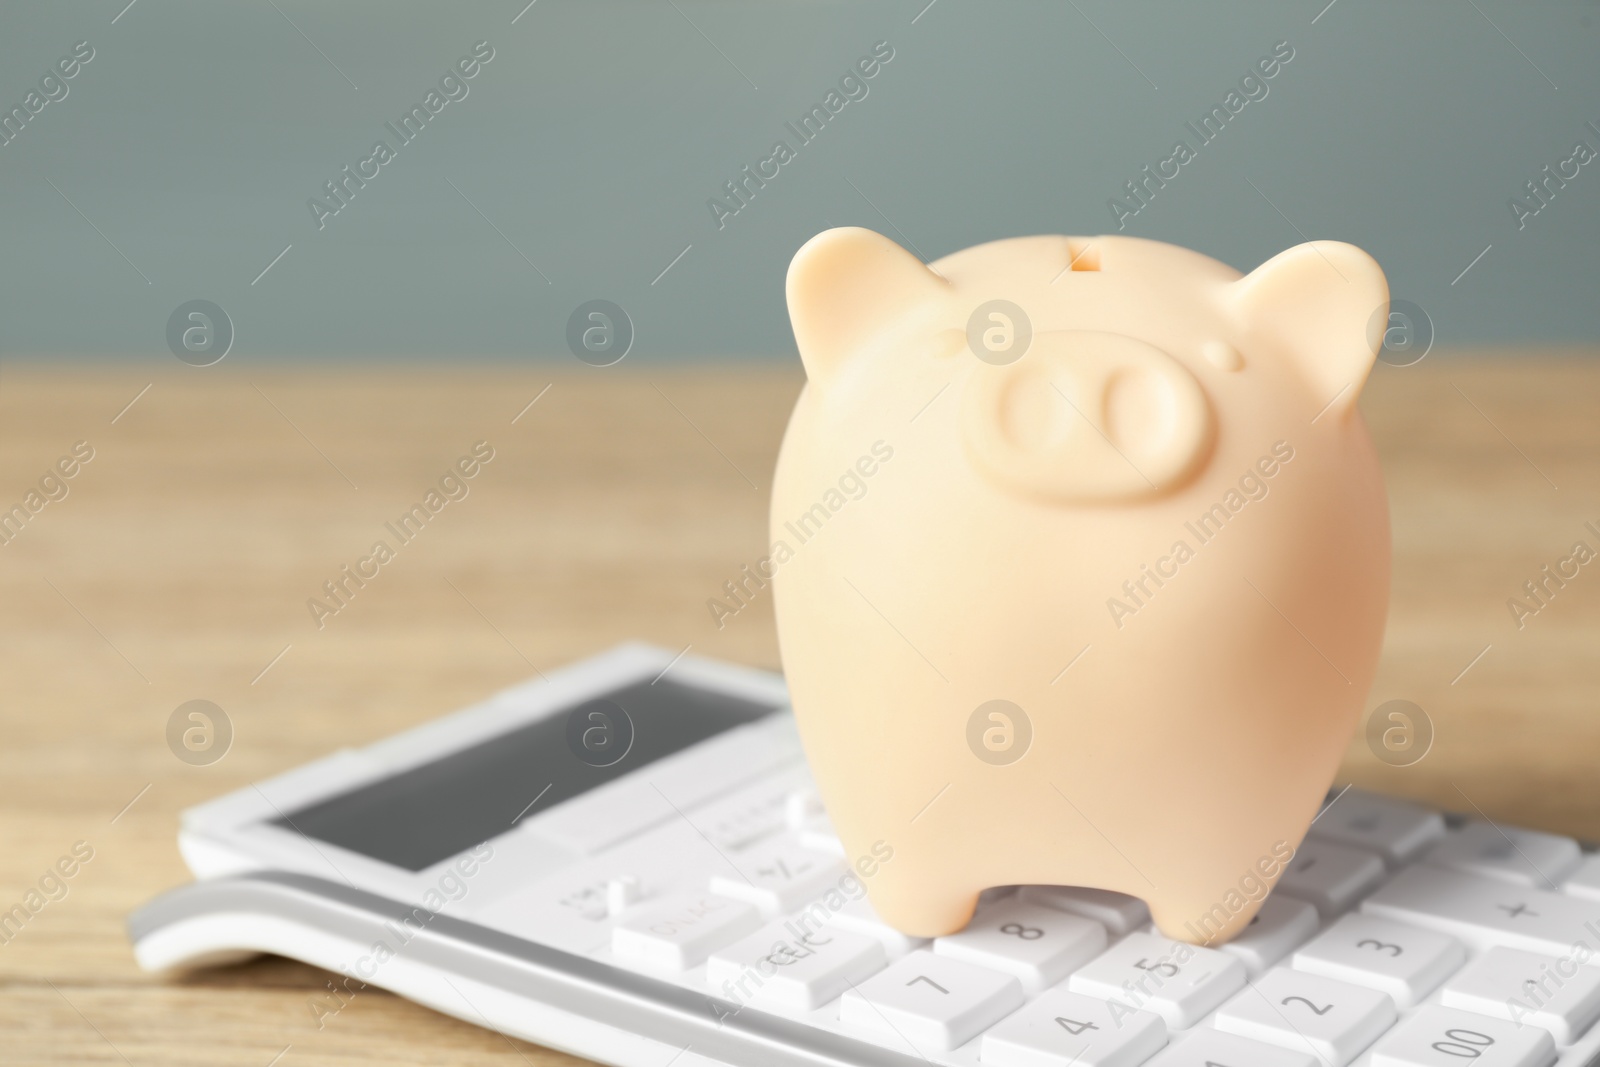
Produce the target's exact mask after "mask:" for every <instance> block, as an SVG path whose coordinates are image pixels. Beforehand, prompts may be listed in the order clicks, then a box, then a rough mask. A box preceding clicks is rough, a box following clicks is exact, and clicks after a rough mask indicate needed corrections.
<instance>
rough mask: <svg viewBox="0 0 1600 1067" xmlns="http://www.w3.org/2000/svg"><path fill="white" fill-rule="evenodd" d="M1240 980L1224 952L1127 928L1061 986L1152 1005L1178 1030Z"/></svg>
mask: <svg viewBox="0 0 1600 1067" xmlns="http://www.w3.org/2000/svg"><path fill="white" fill-rule="evenodd" d="M1244 983H1245V970H1244V964H1242V963H1240V962H1239V961H1238V960H1237V959H1235V958H1234V957H1233V956H1230V955H1228V954H1227V953H1225V952H1219V951H1218V950H1216V949H1211V948H1199V947H1197V946H1195V945H1185V944H1182V943H1180V942H1177V941H1168V940H1167V939H1166V938H1164V937H1158V936H1156V935H1155V934H1145V933H1137V934H1129V935H1128V936H1127V937H1125V938H1123V939H1122V940H1121V941H1119V942H1117V943H1116V944H1115V945H1113V946H1112V947H1111V948H1110V949H1109V950H1107V951H1106V952H1104V953H1102V954H1101V955H1099V956H1098V957H1096V958H1095V959H1093V960H1091V961H1089V962H1088V963H1086V964H1085V965H1084V966H1083V967H1082V968H1081V969H1080V970H1079V971H1078V972H1077V973H1076V974H1074V975H1073V976H1072V977H1071V978H1069V979H1067V988H1069V989H1071V990H1072V991H1073V992H1074V993H1083V994H1085V995H1087V996H1091V997H1099V998H1100V999H1101V1000H1116V1001H1120V1002H1121V1003H1122V1004H1123V1006H1125V1007H1130V1008H1138V1009H1141V1010H1144V1011H1153V1012H1155V1013H1156V1014H1158V1015H1160V1016H1161V1017H1162V1018H1163V1019H1165V1020H1166V1023H1167V1025H1168V1026H1169V1027H1171V1028H1172V1029H1174V1030H1183V1029H1186V1028H1188V1027H1190V1026H1193V1025H1194V1024H1195V1023H1197V1022H1199V1021H1200V1019H1201V1018H1202V1017H1203V1016H1205V1015H1206V1014H1207V1013H1208V1012H1210V1011H1211V1009H1213V1008H1215V1007H1216V1006H1217V1005H1218V1004H1221V1003H1222V1002H1223V1001H1224V1000H1226V999H1228V997H1229V996H1230V995H1232V994H1233V993H1235V992H1236V991H1237V990H1238V989H1239V987H1240V986H1242V985H1244Z"/></svg>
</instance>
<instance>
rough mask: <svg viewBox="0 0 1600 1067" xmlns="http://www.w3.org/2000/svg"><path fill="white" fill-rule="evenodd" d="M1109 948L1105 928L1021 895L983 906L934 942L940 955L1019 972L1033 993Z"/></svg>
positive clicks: (1018, 976)
mask: <svg viewBox="0 0 1600 1067" xmlns="http://www.w3.org/2000/svg"><path fill="white" fill-rule="evenodd" d="M1105 947H1106V930H1105V927H1103V926H1101V925H1100V924H1099V923H1097V922H1091V921H1089V920H1088V919H1084V918H1080V917H1079V916H1077V915H1068V914H1067V913H1066V912H1061V911H1056V910H1055V909H1054V908H1046V907H1043V906H1041V905H1038V904H1030V903H1028V902H1027V901H1025V900H1019V899H1016V898H1012V899H1008V900H1004V901H1002V902H1001V903H999V904H996V905H993V906H992V907H988V908H979V909H978V914H977V915H976V916H974V917H973V919H972V921H971V922H970V923H968V924H967V928H966V929H965V930H962V931H961V932H960V933H958V934H951V935H949V936H948V937H941V938H939V939H937V940H936V941H934V943H933V951H934V952H936V953H938V954H939V955H941V956H949V957H951V958H953V959H958V960H966V961H967V962H968V963H976V964H980V965H982V966H984V967H993V968H994V969H995V970H997V971H1005V972H1006V973H1008V974H1014V975H1016V976H1017V978H1019V979H1020V980H1021V981H1022V988H1023V989H1025V990H1026V991H1027V992H1028V995H1029V996H1032V995H1034V994H1036V993H1040V992H1043V991H1044V989H1045V987H1046V986H1052V985H1054V984H1055V983H1057V982H1059V981H1061V979H1063V978H1065V977H1066V976H1067V975H1069V974H1071V973H1072V972H1073V971H1074V970H1076V969H1077V968H1078V967H1079V966H1080V965H1082V964H1084V963H1087V962H1088V961H1089V960H1091V959H1093V958H1094V957H1096V956H1098V955H1099V954H1100V953H1101V952H1102V951H1103V950H1104V949H1105Z"/></svg>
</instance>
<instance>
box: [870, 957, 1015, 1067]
mask: <svg viewBox="0 0 1600 1067" xmlns="http://www.w3.org/2000/svg"><path fill="white" fill-rule="evenodd" d="M1022 1001H1023V995H1022V985H1021V983H1019V982H1018V981H1017V980H1016V978H1014V977H1012V976H1011V975H1009V974H1002V973H1001V972H999V971H991V970H989V969H988V968H987V967H976V966H974V965H972V964H970V963H963V962H962V961H960V960H953V959H950V958H949V957H946V956H936V955H934V954H933V953H932V952H929V951H927V950H926V949H920V950H918V951H916V952H913V953H911V955H909V956H907V957H905V958H904V959H902V960H900V961H899V962H898V963H894V964H891V965H890V966H889V969H888V970H886V971H879V972H878V973H877V974H875V975H873V976H872V977H871V978H868V979H867V980H866V981H865V982H862V983H861V984H860V985H858V986H856V987H855V988H854V989H851V990H849V991H847V992H846V993H845V995H844V996H843V997H842V998H841V999H840V1001H839V1021H840V1023H842V1024H844V1025H845V1026H848V1027H854V1028H856V1029H858V1030H864V1031H867V1032H869V1033H871V1034H873V1035H874V1036H876V1037H877V1038H878V1039H879V1040H880V1041H882V1042H883V1043H884V1044H887V1045H890V1046H891V1047H901V1048H903V1047H905V1046H906V1045H907V1044H909V1045H910V1046H911V1051H912V1052H914V1053H916V1054H918V1055H923V1054H924V1053H923V1050H925V1049H926V1050H930V1051H938V1052H948V1051H949V1050H951V1049H953V1048H956V1047H957V1046H959V1045H964V1044H966V1043H967V1042H968V1041H971V1040H972V1039H973V1038H974V1037H976V1036H978V1034H979V1033H981V1032H982V1031H984V1030H986V1029H988V1028H989V1027H990V1026H992V1025H993V1024H994V1023H996V1022H998V1021H999V1020H1000V1019H1002V1018H1004V1017H1005V1016H1007V1015H1010V1014H1011V1013H1012V1012H1014V1011H1016V1010H1017V1009H1018V1008H1020V1007H1022Z"/></svg>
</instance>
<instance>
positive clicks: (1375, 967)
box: [1294, 915, 1467, 1008]
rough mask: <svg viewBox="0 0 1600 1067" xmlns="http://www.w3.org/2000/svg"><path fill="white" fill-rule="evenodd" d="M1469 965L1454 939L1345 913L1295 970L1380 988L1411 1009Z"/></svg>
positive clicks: (1303, 952)
mask: <svg viewBox="0 0 1600 1067" xmlns="http://www.w3.org/2000/svg"><path fill="white" fill-rule="evenodd" d="M1466 962H1467V950H1466V946H1464V945H1462V944H1461V942H1459V941H1457V940H1456V939H1455V938H1453V937H1450V936H1448V935H1445V934H1441V933H1437V932H1435V931H1433V930H1424V929H1422V928H1420V927H1416V926H1407V925H1406V924H1404V923H1397V922H1392V921H1390V920H1388V919H1375V918H1373V917H1372V916H1370V915H1346V916H1345V917H1344V918H1342V919H1340V920H1339V921H1338V922H1336V923H1334V924H1333V925H1332V926H1330V927H1328V928H1327V929H1326V930H1324V931H1323V932H1322V933H1321V934H1320V935H1319V936H1318V937H1317V938H1316V939H1315V940H1313V941H1312V942H1311V943H1310V944H1308V945H1306V946H1305V947H1304V948H1302V949H1300V951H1298V952H1296V953H1295V954H1294V969H1295V970H1297V971H1306V972H1309V973H1311V974H1320V975H1324V976H1325V977H1328V978H1338V979H1340V980H1341V981H1345V982H1353V983H1355V984H1356V985H1364V986H1371V987H1372V988H1373V989H1381V990H1383V991H1384V992H1385V993H1387V994H1389V995H1390V996H1391V997H1393V998H1394V1002H1395V1003H1396V1004H1398V1005H1399V1006H1400V1007H1402V1008H1409V1007H1412V1006H1414V1005H1416V1004H1418V1003H1420V1002H1421V1001H1422V999H1423V998H1424V997H1426V996H1427V995H1428V994H1429V993H1432V992H1433V991H1434V990H1435V989H1437V988H1438V987H1439V983H1440V982H1443V981H1444V980H1445V979H1446V978H1449V977H1450V976H1451V975H1452V974H1454V973H1455V972H1456V971H1457V970H1459V969H1460V967H1461V965H1462V964H1464V963H1466Z"/></svg>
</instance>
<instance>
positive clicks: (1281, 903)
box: [1218, 894, 1318, 979]
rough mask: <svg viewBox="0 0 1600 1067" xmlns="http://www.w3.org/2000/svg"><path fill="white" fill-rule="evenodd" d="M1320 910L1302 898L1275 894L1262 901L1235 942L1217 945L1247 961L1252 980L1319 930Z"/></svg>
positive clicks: (1246, 968)
mask: <svg viewBox="0 0 1600 1067" xmlns="http://www.w3.org/2000/svg"><path fill="white" fill-rule="evenodd" d="M1317 922H1318V920H1317V909H1316V908H1313V907H1312V906H1311V905H1310V904H1307V903H1306V902H1305V901H1303V900H1296V899H1294V898H1293V897H1280V896H1278V895H1277V894H1273V895H1272V896H1270V897H1268V898H1267V899H1266V900H1265V901H1263V902H1262V904H1261V910H1260V911H1258V912H1256V914H1255V918H1253V919H1251V920H1250V922H1249V924H1248V925H1246V926H1245V928H1244V929H1243V930H1241V931H1239V934H1238V936H1236V937H1235V938H1234V939H1233V940H1232V941H1229V942H1227V943H1225V944H1223V945H1219V946H1218V947H1219V948H1221V949H1222V951H1224V952H1226V953H1228V954H1229V955H1232V956H1237V957H1239V959H1240V960H1241V961H1243V963H1244V968H1245V970H1247V971H1249V972H1250V977H1251V978H1252V979H1255V978H1260V977H1261V976H1262V975H1263V974H1265V973H1266V971H1267V968H1269V967H1271V966H1273V965H1274V964H1276V963H1277V962H1278V961H1279V960H1281V959H1283V957H1285V956H1287V955H1288V954H1289V952H1290V951H1291V950H1293V949H1296V948H1299V947H1300V946H1301V945H1303V944H1305V942H1306V940H1307V939H1308V938H1310V937H1311V935H1312V934H1314V933H1316V932H1317Z"/></svg>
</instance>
